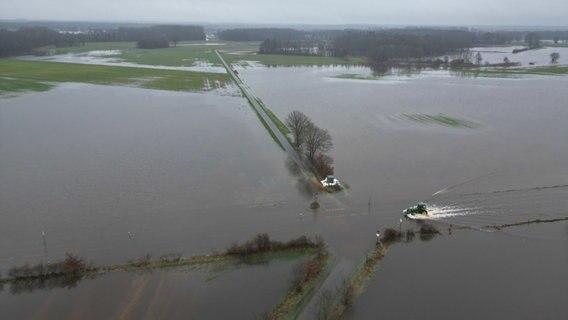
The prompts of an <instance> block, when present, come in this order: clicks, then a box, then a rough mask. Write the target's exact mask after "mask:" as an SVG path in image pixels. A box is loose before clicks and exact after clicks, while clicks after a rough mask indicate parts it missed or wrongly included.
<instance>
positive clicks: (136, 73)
mask: <svg viewBox="0 0 568 320" xmlns="http://www.w3.org/2000/svg"><path fill="white" fill-rule="evenodd" d="M206 79H209V81H210V82H212V83H214V82H215V81H219V82H220V83H222V84H223V85H225V84H226V83H228V82H229V81H230V78H229V76H228V75H226V74H219V73H205V72H188V71H177V70H160V69H148V68H130V67H114V66H101V65H87V64H73V63H58V62H43V61H22V60H13V59H0V94H2V93H6V92H21V91H45V90H48V89H49V88H50V87H51V86H52V85H53V83H57V82H78V83H92V84H110V85H129V86H135V87H141V88H148V89H160V90H174V91H198V90H204V89H205V87H204V82H205V80H206Z"/></svg>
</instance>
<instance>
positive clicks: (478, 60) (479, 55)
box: [475, 51, 483, 65]
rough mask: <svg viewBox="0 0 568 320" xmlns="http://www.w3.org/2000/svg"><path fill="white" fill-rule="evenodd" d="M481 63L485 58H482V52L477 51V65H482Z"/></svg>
mask: <svg viewBox="0 0 568 320" xmlns="http://www.w3.org/2000/svg"><path fill="white" fill-rule="evenodd" d="M481 61H483V57H482V56H481V52H479V51H477V53H476V54H475V64H476V65H481Z"/></svg>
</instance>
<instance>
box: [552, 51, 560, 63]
mask: <svg viewBox="0 0 568 320" xmlns="http://www.w3.org/2000/svg"><path fill="white" fill-rule="evenodd" d="M558 59H560V53H558V52H553V53H551V54H550V63H556V62H558Z"/></svg>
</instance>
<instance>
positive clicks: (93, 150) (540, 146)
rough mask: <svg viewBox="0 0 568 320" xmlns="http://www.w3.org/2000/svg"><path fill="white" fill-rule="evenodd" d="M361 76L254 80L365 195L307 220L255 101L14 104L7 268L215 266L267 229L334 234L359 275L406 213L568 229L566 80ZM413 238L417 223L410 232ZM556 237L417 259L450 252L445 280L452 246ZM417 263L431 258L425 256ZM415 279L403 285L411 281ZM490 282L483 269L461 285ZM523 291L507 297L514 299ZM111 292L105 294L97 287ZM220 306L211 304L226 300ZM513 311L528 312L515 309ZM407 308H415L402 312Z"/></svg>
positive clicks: (508, 235) (466, 270) (1, 161)
mask: <svg viewBox="0 0 568 320" xmlns="http://www.w3.org/2000/svg"><path fill="white" fill-rule="evenodd" d="M353 72H360V73H369V74H370V73H371V71H370V70H369V69H365V68H346V67H314V68H246V69H245V68H239V73H240V76H241V78H242V79H244V81H245V82H246V83H247V84H248V85H249V86H250V87H251V88H253V91H254V93H255V94H256V95H257V96H258V97H259V98H261V99H262V100H263V101H264V102H265V104H266V105H267V106H268V107H269V108H270V109H271V110H272V111H273V112H274V113H275V114H276V115H277V116H279V117H280V118H281V119H284V118H285V117H286V115H287V114H288V113H289V112H290V111H292V110H300V111H302V112H304V113H305V114H307V115H308V116H309V117H310V118H312V120H313V121H314V122H315V123H316V124H317V125H319V126H320V127H322V128H325V129H327V130H329V132H330V134H331V136H332V137H333V142H334V145H335V147H334V149H333V150H332V152H331V153H330V155H331V156H332V157H333V158H334V160H335V163H334V167H335V174H336V177H337V178H339V179H340V180H341V181H342V182H344V183H348V184H349V185H350V189H349V190H347V191H346V192H343V193H340V194H337V195H333V196H331V195H320V200H321V203H322V208H321V209H320V210H318V211H317V212H312V211H310V210H309V209H308V205H309V203H310V202H311V198H312V194H311V193H309V192H306V190H305V186H304V185H303V184H301V183H299V182H298V181H297V178H296V177H295V176H294V175H293V174H292V173H291V172H290V170H289V169H288V167H287V164H286V162H287V159H286V156H285V154H284V152H282V151H281V150H280V149H279V148H278V147H277V146H276V144H275V143H274V141H272V139H271V138H270V136H269V135H268V134H267V133H266V131H265V129H264V128H263V127H262V125H261V124H260V123H259V121H258V119H257V118H256V115H255V114H254V113H253V112H252V111H251V109H250V107H249V106H248V105H247V103H246V101H245V100H244V99H242V98H239V97H226V96H217V95H212V94H196V93H181V92H165V91H158V90H145V89H136V88H125V87H110V86H95V85H83V84H66V85H61V86H58V87H56V88H55V89H53V90H51V91H48V92H45V93H31V94H26V95H22V96H18V97H15V98H4V99H2V100H0V211H1V212H2V217H1V219H2V223H1V224H0V269H1V270H2V271H3V272H5V271H6V270H7V269H8V268H10V267H11V266H14V265H21V264H24V263H26V262H31V263H33V262H37V261H40V260H44V261H45V260H52V259H57V258H60V257H62V256H63V254H64V253H65V252H72V253H76V254H79V255H81V256H84V257H85V258H87V259H88V260H91V259H92V260H94V261H95V262H96V263H99V264H107V263H115V262H124V261H126V260H129V259H133V258H137V257H140V256H142V255H144V254H146V253H150V254H152V255H154V256H159V255H161V254H164V253H170V252H183V253H184V255H186V256H187V255H196V254H206V253H209V252H211V251H214V250H218V251H220V250H223V249H224V248H226V247H227V246H228V245H229V244H230V243H232V242H233V241H244V240H246V239H249V238H250V237H252V236H253V235H254V234H256V233H259V232H266V233H268V234H270V235H271V237H273V238H275V239H279V240H288V239H291V238H294V237H297V236H299V235H302V234H307V235H315V234H321V235H322V236H323V237H324V239H325V240H326V241H327V242H328V243H329V247H330V250H331V252H332V253H334V254H335V255H336V257H338V258H339V260H341V261H343V262H342V263H344V261H347V264H351V265H355V264H356V263H357V262H358V261H359V260H360V258H361V257H362V256H363V255H364V253H365V252H366V251H367V250H368V249H369V248H370V246H371V245H372V244H373V243H374V240H375V231H376V230H377V229H379V228H381V229H382V228H386V227H393V226H398V223H399V219H400V218H401V210H402V209H404V208H405V207H407V206H410V205H412V204H414V203H415V202H416V201H419V200H422V201H426V202H428V203H429V204H430V205H431V206H432V207H434V208H437V209H438V210H439V211H440V213H442V214H448V216H444V217H439V218H438V219H436V221H437V222H436V224H437V225H439V226H441V227H447V226H449V224H452V225H456V226H457V225H460V226H462V225H463V226H468V227H472V228H475V229H481V228H483V227H485V226H489V225H495V224H498V223H501V222H504V223H511V222H517V221H526V220H528V219H533V218H539V217H540V218H543V217H557V216H565V215H567V212H566V211H565V210H564V209H563V208H565V207H566V204H568V203H567V200H566V199H568V198H567V197H565V194H566V191H568V189H566V188H565V187H563V186H565V185H568V181H567V180H568V165H567V162H566V159H568V140H567V139H565V137H566V133H567V132H566V127H565V119H567V118H568V108H566V106H567V105H566V101H568V91H567V90H565V88H566V87H567V85H568V77H526V78H522V79H482V78H479V79H474V78H454V77H450V76H448V75H444V76H439V75H435V76H428V74H426V75H425V76H416V77H392V78H389V79H382V80H373V81H362V80H349V79H337V78H334V76H337V75H340V74H345V73H353ZM416 114H419V115H433V116H436V115H440V114H443V115H445V116H448V117H452V118H455V119H461V120H464V121H468V122H471V123H475V124H476V126H475V127H471V128H470V127H460V126H456V127H453V126H447V125H443V124H441V123H436V122H428V123H423V122H416V121H411V120H409V119H408V118H406V117H405V115H416ZM434 194H435V195H434ZM455 213H459V214H455ZM414 226H415V225H414V223H413V222H410V221H404V222H403V227H404V228H407V227H414ZM526 230H530V231H526ZM534 230H536V231H534ZM548 230H549V229H546V228H540V227H539V228H535V229H527V228H518V229H514V230H512V229H506V230H503V231H501V232H499V233H487V232H483V233H482V232H478V231H475V232H474V231H470V232H468V233H464V235H463V236H461V235H458V234H457V233H456V236H452V237H446V236H444V237H441V238H439V239H436V240H433V241H431V242H428V243H424V244H422V243H420V242H415V243H414V244H412V245H411V246H427V248H433V250H439V252H440V253H439V254H437V256H438V257H439V259H437V260H436V261H437V263H439V264H440V265H442V266H444V264H445V263H446V262H451V261H453V258H452V257H451V256H449V255H448V256H444V254H443V252H444V248H451V249H452V250H457V251H459V250H460V248H462V247H463V246H464V243H465V244H467V245H473V244H476V243H477V242H480V243H484V242H482V241H488V242H490V243H494V242H498V241H501V240H503V239H504V240H503V244H500V245H496V246H495V248H496V249H495V250H497V249H498V248H501V249H502V250H507V249H506V248H509V247H514V246H515V245H514V243H511V242H510V241H513V240H510V239H520V240H518V241H521V242H519V243H525V242H527V243H528V242H530V243H532V241H533V240H535V241H537V240H538V239H540V238H546V237H548V235H549V234H548ZM42 231H44V232H45V234H46V244H47V246H46V247H44V245H43V242H42V236H41V234H42ZM129 233H130V235H131V236H129ZM470 235H472V236H470ZM454 239H456V240H454ZM561 239H564V238H561ZM515 241H517V240H515ZM523 241H524V242H523ZM515 243H516V242H515ZM564 243H565V239H564V242H562V240H561V241H556V242H550V245H551V246H553V247H554V248H553V249H551V250H552V251H554V252H556V251H558V250H562V249H564V250H565V248H566V247H565V244H564ZM535 246H537V245H536V244H535ZM484 247H487V245H484ZM518 247H521V245H519V246H518ZM403 248H406V246H405V245H404V244H400V245H397V246H394V247H392V248H391V252H389V256H388V257H389V259H391V260H389V261H392V263H393V266H398V265H399V264H406V265H409V266H410V265H412V266H417V265H418V264H419V262H421V259H420V258H419V257H416V259H414V258H413V255H412V254H410V255H409V256H408V258H406V259H401V260H400V261H399V262H397V260H396V256H391V255H394V254H395V253H396V252H397V250H402V249H403ZM428 250H430V249H428ZM519 250H520V249H519ZM531 250H532V249H531ZM534 250H536V247H535V249H534ZM413 252H418V251H413ZM419 252H423V253H424V254H427V252H428V251H427V250H426V247H424V249H422V247H420V250H419ZM470 252H471V259H475V261H478V262H479V263H480V264H481V265H482V266H483V269H481V270H483V271H482V273H483V274H484V275H486V276H487V275H489V274H491V272H494V271H495V270H493V269H494V268H496V267H497V266H498V265H499V264H500V263H505V262H507V261H505V260H506V256H500V255H497V254H494V255H492V256H491V259H490V260H491V261H490V262H488V260H487V259H485V258H484V257H485V256H484V255H483V252H482V251H481V250H477V251H470ZM523 252H524V251H523ZM531 252H532V251H531ZM516 253H518V252H516ZM401 254H402V253H401ZM518 256H519V257H520V256H521V255H520V254H518ZM391 257H392V258H391ZM516 257H517V256H516ZM527 257H530V255H527ZM519 259H520V258H519ZM555 259H556V260H555ZM565 260H566V259H565V256H562V255H549V256H547V257H546V260H545V261H546V265H548V264H554V267H556V266H557V265H560V266H565V265H566V263H565ZM523 261H524V260H519V263H522V262H523ZM393 268H394V269H397V268H396V267H393ZM400 270H401V271H400V272H398V271H396V270H395V271H393V272H394V273H393V275H392V276H391V277H398V279H405V278H404V277H403V276H404V275H405V273H404V272H403V269H400ZM478 270H479V269H478V266H477V265H475V264H470V265H467V266H465V267H463V268H462V269H460V274H458V276H456V277H459V278H465V277H467V276H462V275H465V274H470V273H474V272H478ZM492 270H493V271H492ZM267 272H268V271H267ZM380 272H381V269H379V270H378V273H377V275H376V277H377V278H380V275H381V273H380ZM247 274H248V275H246V276H243V277H242V279H243V281H251V282H255V283H262V284H263V286H268V287H269V286H271V282H270V281H274V283H275V284H274V285H275V286H277V285H278V284H277V283H282V282H281V281H283V280H282V278H283V276H278V277H274V278H270V277H269V278H270V279H271V280H266V281H263V282H257V281H256V276H255V275H252V274H250V273H247ZM516 274H517V275H522V276H523V277H525V278H531V277H532V278H531V281H536V280H534V279H536V277H537V275H538V277H539V279H542V278H546V279H545V280H543V281H544V282H542V283H547V284H549V283H550V286H553V289H551V290H556V291H554V292H557V291H558V290H564V292H565V290H566V286H565V283H566V282H565V281H564V282H560V281H559V282H556V281H553V280H557V279H558V277H557V276H556V273H554V272H551V273H549V274H547V273H542V272H540V273H534V275H533V274H532V273H531V272H530V270H529V269H528V268H523V269H520V270H519V271H518V273H516ZM456 277H454V276H449V275H448V273H446V276H445V277H443V276H440V277H439V278H437V279H438V282H441V285H442V286H450V285H451V284H452V283H453V282H454V280H455V279H456ZM480 277H481V275H480ZM173 278H175V277H174V276H173V275H172V279H173ZM533 278H534V279H533ZM517 280H518V279H516V278H513V277H509V278H505V280H503V281H505V282H504V283H503V282H499V283H498V284H499V286H503V285H504V286H510V288H509V289H511V292H513V288H516V286H517V284H516V282H517ZM98 281H108V280H104V278H101V279H96V280H89V281H85V282H83V283H98ZM124 281H125V283H126V284H125V285H130V284H132V283H134V282H135V280H133V279H132V278H130V280H124ZM149 281H150V280H149ZM151 281H158V280H151ZM169 281H170V280H169ZM171 281H172V282H175V280H171ZM129 283H130V284H129ZM527 283H533V282H527ZM534 284H535V286H537V285H538V283H537V282H534ZM405 285H408V286H412V285H413V283H411V282H408V283H406V284H405ZM487 285H488V286H489V287H490V288H491V285H492V283H488V284H487ZM82 286H83V284H82V283H81V284H79V287H78V289H73V290H72V291H71V292H75V290H81V288H82ZM89 286H90V285H89ZM93 286H99V285H98V284H94V285H93ZM98 288H99V291H98V292H100V290H103V289H102V288H101V287H98ZM413 288H414V287H413ZM540 288H544V286H543V287H538V286H537V289H540ZM416 289H417V292H420V290H419V289H420V288H416ZM5 290H6V289H5ZM172 290H173V289H172ZM379 291H380V290H379ZM215 292H216V293H215V294H211V298H208V299H215V298H214V297H216V296H217V295H219V296H221V294H222V293H221V292H219V291H215ZM280 292H281V293H282V294H283V291H282V290H280ZM483 292H484V291H478V292H477V294H478V295H479V296H481V295H483ZM366 294H367V293H366ZM470 294H471V295H474V294H475V292H471V293H470ZM367 296H368V297H370V298H367V299H368V300H362V302H361V303H360V304H357V306H358V307H357V308H358V309H359V308H360V309H361V310H371V311H368V312H370V313H371V314H374V312H375V310H374V309H372V306H369V304H372V303H373V302H372V301H373V300H374V299H378V298H379V294H378V293H376V291H369V293H368V294H367ZM1 297H2V298H1V299H0V300H1V301H2V302H1V303H3V304H10V303H11V302H13V303H14V304H15V305H17V306H18V305H19V307H15V308H23V306H24V304H25V302H21V301H24V300H20V299H22V298H21V297H16V296H10V295H8V294H6V291H4V293H3V295H2V296H1ZM60 297H61V298H57V300H59V299H61V301H67V300H68V299H71V298H69V297H68V296H65V295H63V296H60ZM15 299H18V300H17V301H20V302H16V300H15ZM26 299H28V298H26ZM29 299H36V298H32V296H30V298H29ZM37 299H39V298H37ZM54 299H55V298H54ZM268 300H270V299H268ZM268 300H267V301H265V302H263V305H264V306H266V305H268V304H270V303H271V302H270V303H269V302H268ZM506 301H507V303H509V304H512V303H515V300H514V299H513V298H512V297H510V299H508V300H506ZM554 301H556V300H554ZM551 305H553V306H554V302H551ZM359 306H361V307H359ZM406 306H407V303H405V301H404V300H400V301H398V302H393V303H392V305H391V306H390V307H393V308H395V307H399V308H404V307H406ZM459 306H460V305H456V306H448V308H449V309H451V310H450V311H448V312H453V313H452V314H456V313H455V312H459V310H460V308H459ZM470 306H471V307H472V308H473V306H475V304H473V303H472V304H471V305H470ZM542 306H544V304H543V305H542ZM67 308H70V307H69V306H67ZM366 308H371V309H366ZM63 309H65V308H63ZM135 309H137V308H135ZM69 310H71V309H65V311H61V312H62V313H61V314H65V315H66V314H68V312H70V311H69ZM137 312H138V311H137ZM362 312H365V311H362ZM555 312H556V313H555V315H557V314H558V311H557V310H556V309H555ZM511 314H512V315H516V314H517V313H511ZM364 315H365V316H368V315H369V313H365V314H364ZM219 318H222V317H219Z"/></svg>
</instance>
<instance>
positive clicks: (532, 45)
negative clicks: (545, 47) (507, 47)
mask: <svg viewBox="0 0 568 320" xmlns="http://www.w3.org/2000/svg"><path fill="white" fill-rule="evenodd" d="M525 42H526V43H527V46H528V47H529V49H537V48H540V34H538V33H536V32H529V33H527V35H526V36H525Z"/></svg>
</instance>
